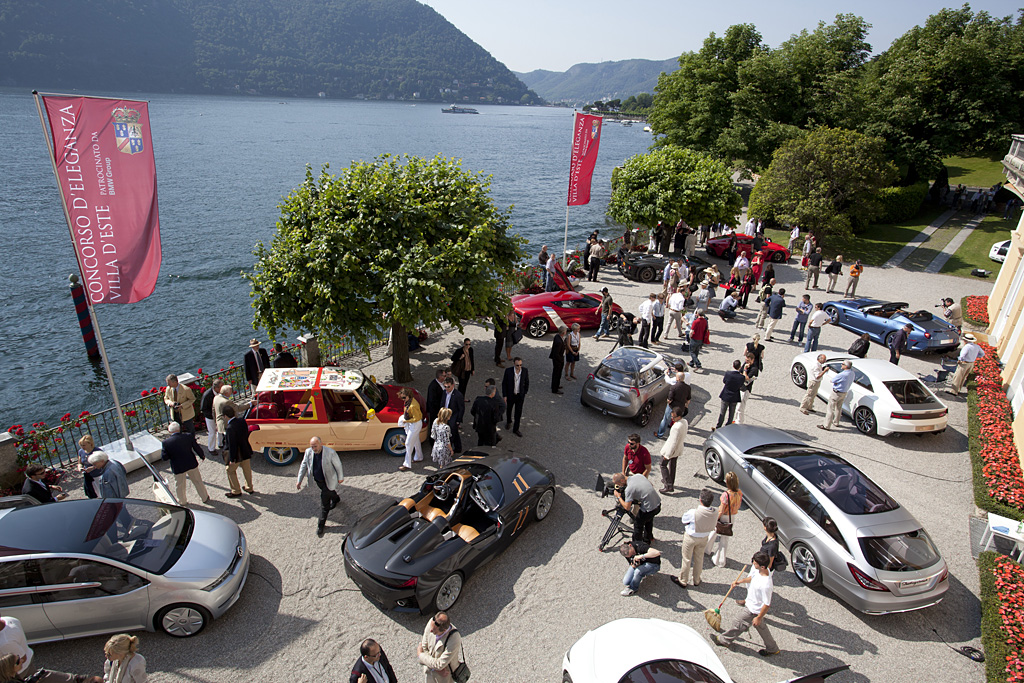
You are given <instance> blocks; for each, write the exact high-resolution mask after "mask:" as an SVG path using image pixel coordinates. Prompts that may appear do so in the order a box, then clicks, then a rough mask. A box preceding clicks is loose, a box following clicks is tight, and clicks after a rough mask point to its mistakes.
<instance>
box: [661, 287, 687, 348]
mask: <svg viewBox="0 0 1024 683" xmlns="http://www.w3.org/2000/svg"><path fill="white" fill-rule="evenodd" d="M684 310H686V297H685V296H684V295H683V293H682V292H673V294H672V296H670V297H669V298H668V330H666V332H665V339H668V332H670V331H671V330H672V326H673V325H675V326H676V331H678V332H679V338H680V339H682V338H683V311H684Z"/></svg>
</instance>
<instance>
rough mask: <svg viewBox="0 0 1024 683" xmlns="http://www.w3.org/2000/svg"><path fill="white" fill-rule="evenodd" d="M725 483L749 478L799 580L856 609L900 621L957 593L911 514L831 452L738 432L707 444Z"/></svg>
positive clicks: (755, 502)
mask: <svg viewBox="0 0 1024 683" xmlns="http://www.w3.org/2000/svg"><path fill="white" fill-rule="evenodd" d="M703 450H704V468H705V470H706V471H707V473H708V476H709V477H711V478H712V479H713V480H715V481H717V482H722V481H724V479H725V474H726V472H735V473H736V475H737V476H738V477H739V484H740V490H741V491H743V502H744V503H746V504H747V505H749V506H750V509H751V511H752V512H753V513H754V514H755V515H757V518H758V519H764V518H765V517H773V518H774V519H775V520H776V521H777V522H778V523H779V532H778V533H779V542H780V545H782V546H783V547H786V548H789V552H790V554H791V555H792V558H793V562H792V564H793V572H794V573H795V574H796V576H797V578H798V579H799V580H800V581H801V582H802V583H803V584H804V585H806V586H811V587H817V586H824V587H825V588H827V589H828V590H829V591H831V592H832V593H833V594H834V595H836V596H837V597H839V598H840V599H841V600H843V601H844V602H846V603H847V604H848V605H850V606H851V607H853V608H854V609H857V610H860V611H861V612H865V613H867V614H890V613H894V612H908V611H910V610H917V609H924V608H926V607H930V606H932V605H935V604H937V603H938V602H939V601H941V600H942V598H943V596H944V595H945V594H946V591H947V590H949V571H948V569H947V567H946V561H945V560H943V559H942V556H941V555H940V554H939V551H938V549H936V547H935V545H934V544H933V543H932V540H931V538H930V537H929V536H928V533H927V532H926V531H925V530H924V529H923V528H922V527H921V523H920V522H918V521H917V520H916V519H915V518H914V516H913V515H912V514H910V512H909V511H908V510H907V509H906V508H905V507H903V506H902V505H900V504H899V503H898V502H897V501H896V500H894V499H893V498H892V497H891V496H890V495H889V494H888V493H886V492H885V491H883V490H882V488H881V487H879V486H878V484H876V483H875V482H873V481H871V479H869V478H868V477H867V475H865V474H864V473H863V472H861V471H860V470H858V469H857V468H856V467H854V466H853V465H851V464H850V463H849V462H847V461H846V460H844V459H843V458H841V457H840V456H838V455H836V454H835V453H832V452H831V451H827V450H824V449H822V448H819V447H817V446H811V445H809V444H806V443H804V442H803V441H801V440H800V439H797V438H796V437H794V436H792V435H790V434H787V433H786V432H784V431H781V430H779V429H772V428H770V427H757V426H753V425H739V424H732V425H727V426H725V427H722V428H721V429H717V430H715V431H714V432H713V433H712V434H711V436H709V437H708V438H707V440H706V441H705V442H704V448H703Z"/></svg>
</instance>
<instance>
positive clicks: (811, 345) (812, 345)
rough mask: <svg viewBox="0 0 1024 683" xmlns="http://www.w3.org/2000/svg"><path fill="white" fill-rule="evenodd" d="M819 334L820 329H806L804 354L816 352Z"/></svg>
mask: <svg viewBox="0 0 1024 683" xmlns="http://www.w3.org/2000/svg"><path fill="white" fill-rule="evenodd" d="M820 334H821V328H820V327H808V328H807V341H806V342H805V343H804V353H807V352H808V351H817V350H818V335H820Z"/></svg>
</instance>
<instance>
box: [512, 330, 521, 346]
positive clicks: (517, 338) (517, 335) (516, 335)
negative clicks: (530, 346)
mask: <svg viewBox="0 0 1024 683" xmlns="http://www.w3.org/2000/svg"><path fill="white" fill-rule="evenodd" d="M521 341H523V330H522V328H520V327H517V328H516V329H515V330H513V331H512V343H513V344H518V343H519V342H521Z"/></svg>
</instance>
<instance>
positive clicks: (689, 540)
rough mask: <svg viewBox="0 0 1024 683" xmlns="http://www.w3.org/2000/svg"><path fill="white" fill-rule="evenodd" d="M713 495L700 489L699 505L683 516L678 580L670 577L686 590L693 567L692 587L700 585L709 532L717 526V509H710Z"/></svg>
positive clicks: (708, 490)
mask: <svg viewBox="0 0 1024 683" xmlns="http://www.w3.org/2000/svg"><path fill="white" fill-rule="evenodd" d="M714 500H715V494H714V493H712V492H711V489H701V492H700V505H699V506H698V507H695V508H693V509H692V510H687V511H686V514H684V515H683V526H684V527H685V533H684V535H683V559H682V565H681V568H680V570H679V578H676V577H674V576H673V577H672V583H674V584H675V585H677V586H679V587H680V588H686V586H687V581H689V576H688V575H689V574H690V567H691V566H692V567H693V585H694V586H699V585H700V574H701V570H702V569H703V568H704V548H705V547H706V546H707V544H708V538H709V537H710V536H711V532H712V531H714V530H715V527H716V526H717V524H718V508H716V507H711V503H713V502H714Z"/></svg>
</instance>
